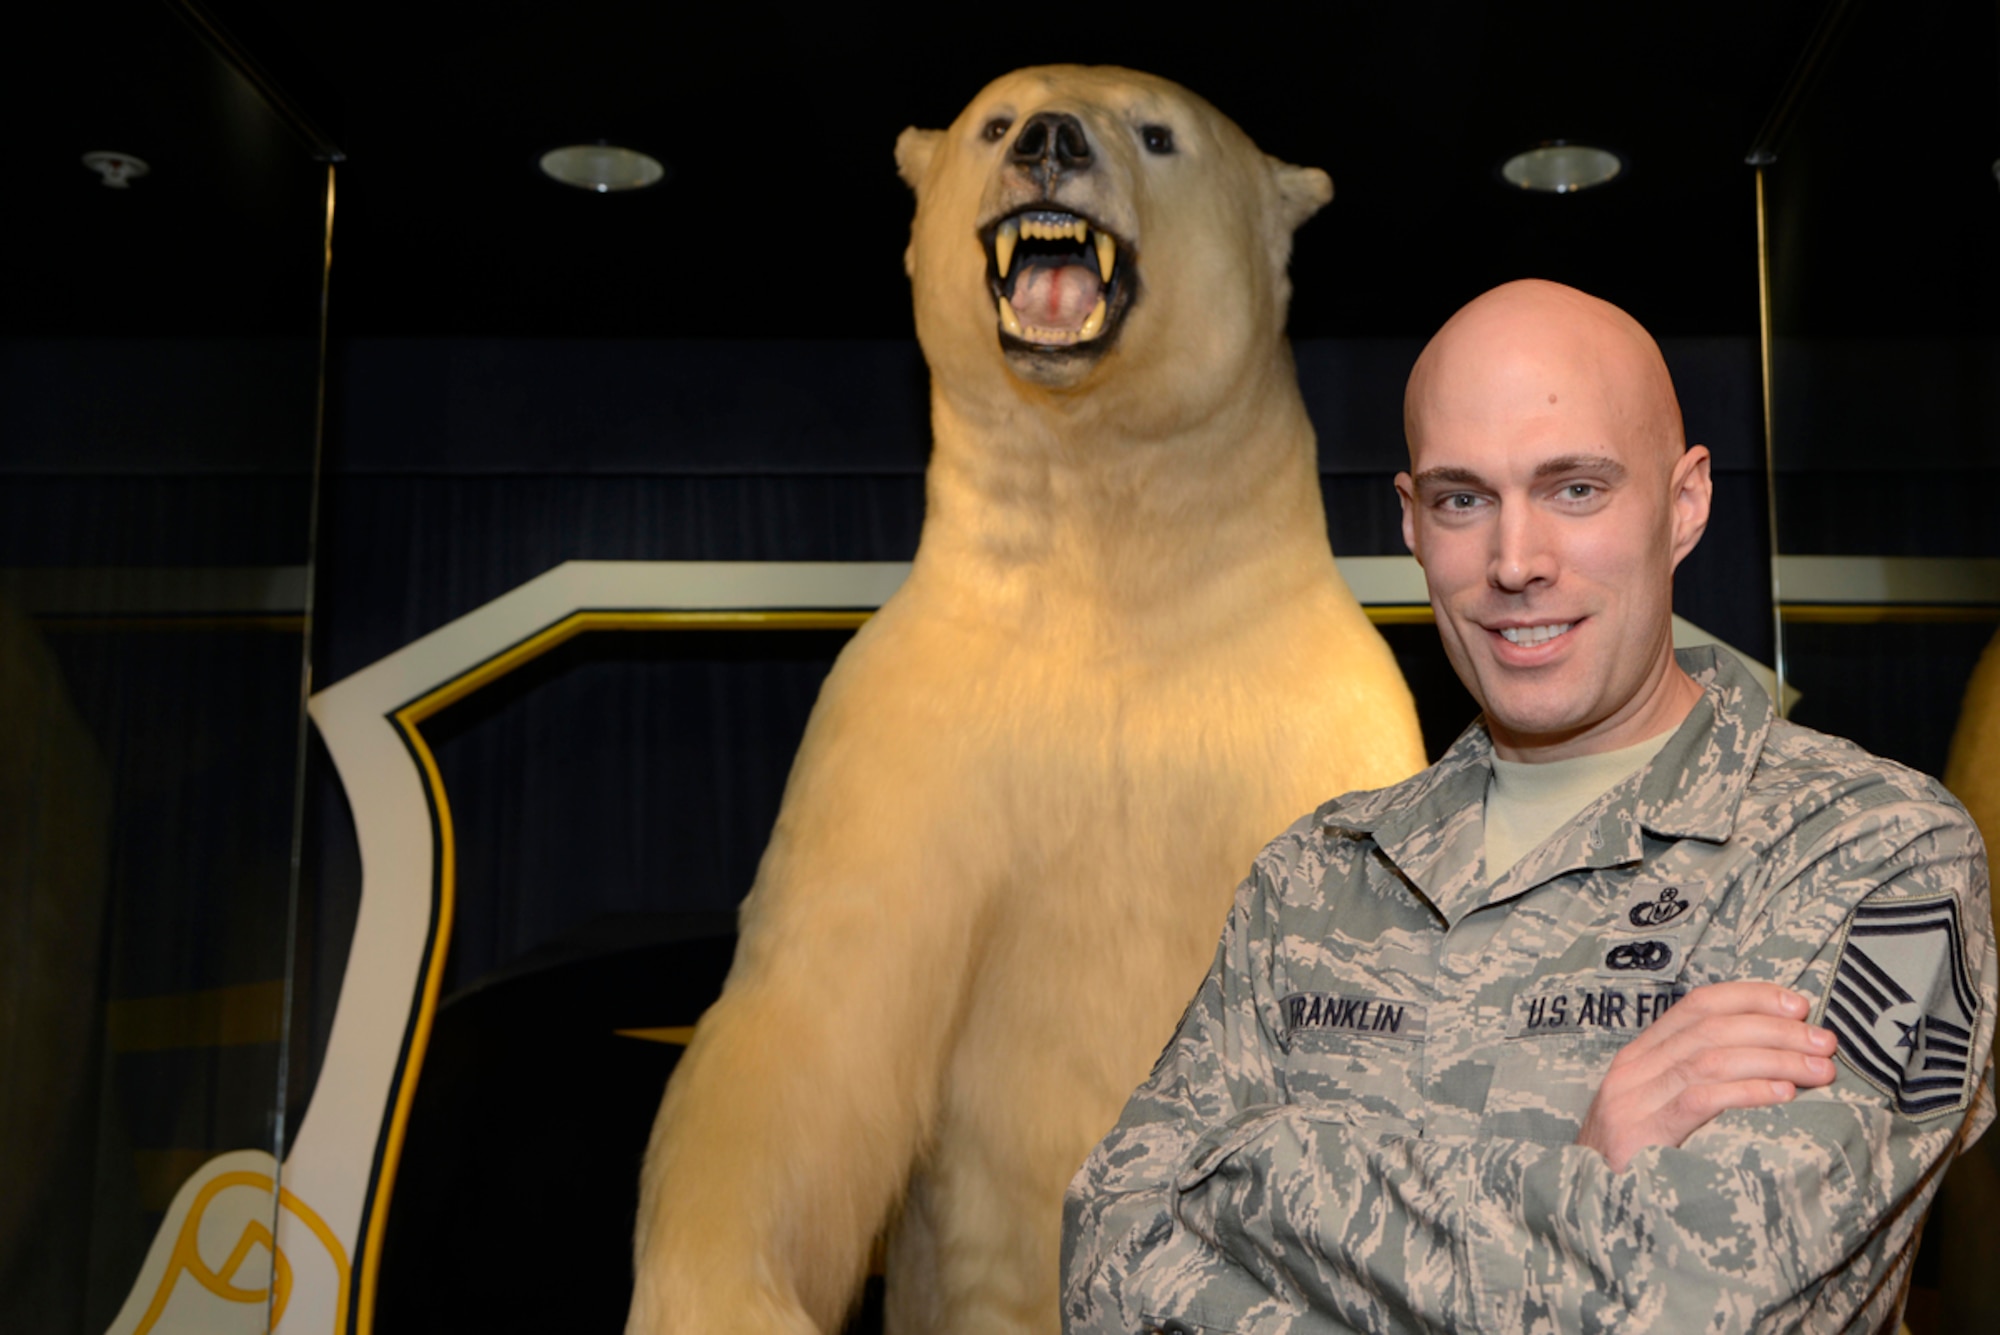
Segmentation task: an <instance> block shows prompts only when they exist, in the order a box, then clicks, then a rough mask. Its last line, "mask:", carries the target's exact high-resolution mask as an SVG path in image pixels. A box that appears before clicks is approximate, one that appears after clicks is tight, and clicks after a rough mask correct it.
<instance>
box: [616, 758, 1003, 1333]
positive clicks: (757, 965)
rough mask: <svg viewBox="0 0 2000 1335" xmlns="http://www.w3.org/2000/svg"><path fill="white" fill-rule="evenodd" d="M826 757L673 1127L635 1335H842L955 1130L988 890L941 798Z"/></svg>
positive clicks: (750, 918)
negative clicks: (928, 1154)
mask: <svg viewBox="0 0 2000 1335" xmlns="http://www.w3.org/2000/svg"><path fill="white" fill-rule="evenodd" d="M814 749H817V748H813V747H812V746H811V739H810V738H809V741H808V747H807V748H805V749H802V752H801V757H802V759H801V766H800V770H801V772H795V774H794V776H793V781H792V784H791V791H790V792H788V794H787V798H786V805H785V810H784V811H783V812H782V813H781V814H780V817H779V821H778V828H777V830H776V831H775V832H774V834H773V836H772V842H771V846H770V848H769V849H768V850H767V851H766V853H765V856H764V861H763V864H762V865H761V866H760V868H759V871H758V877H757V884H756V886H755V888H754V889H753V890H752V892H751V895H750V897H749V899H747V900H746V901H745V903H744V911H743V932H742V937H741V939H740V941H739V943H738V945H737V952H736V959H735V962H734V963H733V964H732V966H731V968H730V974H729V980H728V982H727V984H726V985H725V986H724V989H723V993H722V996H721V998H720V999H719V1000H718V1001H717V1002H716V1003H715V1005H714V1006H712V1007H711V1008H710V1009H709V1011H708V1012H707V1014H705V1015H703V1016H702V1019H701V1022H700V1024H699V1025H698V1026H697V1028H696V1031H695V1035H694V1038H693V1041H692V1042H691V1043H690V1044H689V1045H688V1049H687V1052H686V1053H685V1054H684V1055H683V1057H682V1058H681V1061H680V1064H679V1067H678V1068H677V1069H676V1071H675V1072H674V1075H673V1078H672V1080H671V1081H670V1082H669V1083H668V1087H667V1093H666V1097H665V1099H664V1100H663V1102H662V1104H661V1107H660V1113H659V1117H658V1119H657V1120H656V1122H655V1123H654V1126H653V1134H652V1140H651V1144H650V1145H649V1147H648V1149H647V1152H646V1163H645V1169H644V1173H643V1176H642V1179H641V1191H640V1202H639V1216H638V1230H637V1236H636V1239H635V1243H634V1265H635V1274H634V1292H633V1301H632V1310H631V1316H630V1319H629V1323H628V1325H627V1331H628V1335H668V1333H669V1332H673V1333H674V1335H694V1333H695V1332H700V1333H702V1335H708V1333H710V1332H716V1331H725V1330H726V1331H732V1332H746V1333H747V1332H787V1333H788V1335H789V1333H792V1332H797V1333H798V1335H804V1333H805V1332H810V1331H827V1330H836V1329H838V1327H839V1323H840V1321H841V1319H842V1318H843V1316H844V1315H845V1313H846V1312H847V1310H848V1308H849V1306H850V1304H851V1303H852V1300H853V1297H854V1295H855V1293H856V1291H857V1289H858V1287H859V1282H860V1279H861V1277H862V1271H863V1268H864V1266H865V1264H866V1261H867V1258H868V1253H869V1248H870V1246H871V1244H872V1242H873V1240H874V1238H875V1236H876V1234H877V1233H878V1232H879V1231H880V1229H881V1227H882V1225H883V1224H884V1222H885V1221H886V1220H887V1219H888V1217H889V1214H890V1211H891V1210H892V1209H893V1208H894V1206H895V1203H896V1201H897V1199H898V1197H899V1195H900V1194H901V1192H902V1190H903V1187H904V1184H905V1182H906V1181H907V1180H908V1176H909V1172H910V1167H911V1165H912V1163H913V1162H914V1161H915V1160H916V1158H917V1156H918V1153H919V1151H920V1149H921V1147H922V1146H923V1144H924V1143H925V1140H926V1138H927V1137H928V1135H929V1134H930V1131H931V1128H932V1126H933V1124H934V1121H935V1115H936V1107H937V1102H938V1089H939V1077H940V1072H941V1070H942V1067H943V1064H944V1060H945V1052H946V1048H947V1045H948V1041H949V1036H950V1034H951V1032H952V1029H953V1027H954V1024H955V1023H956V1019H957V1016H958V1013H959V1010H960V1006H961V1000H960V998H961V994H962V992H963V990H964V981H963V980H964V976H965V972H966V968H967V959H968V955H969V942H970V939H971V923H972V921H973V919H974V918H975V917H976V916H977V911H978V909H977V903H976V900H977V899H978V897H979V893H980V892H979V889H978V887H979V885H980V880H981V878H980V877H978V876H977V874H976V873H975V872H974V871H973V870H972V868H971V867H969V866H968V865H967V860H966V858H965V856H964V853H965V851H966V850H965V849H964V848H963V847H962V845H955V844H952V843H950V837H949V829H950V827H949V825H948V824H947V823H945V822H940V821H939V820H938V819H937V812H938V811H939V810H940V806H941V803H940V798H939V795H938V790H937V788H936V787H935V786H931V787H930V788H929V792H928V795H927V798H926V800H923V801H915V800H911V801H897V800H894V792H895V790H897V789H902V788H904V786H905V785H903V784H894V785H890V789H889V791H888V792H885V791H884V789H883V786H882V785H881V784H879V783H877V784H870V783H867V782H863V781H861V780H859V779H858V778H857V777H856V773H855V770H854V769H853V768H851V767H848V766H832V767H830V768H832V769H833V770H835V771H844V773H841V775H840V777H841V778H842V779H844V780H845V781H844V782H841V783H838V784H832V783H829V782H827V781H826V780H827V779H828V777H829V776H828V773H827V771H828V769H829V767H828V766H821V765H812V764H810V763H809V760H808V757H807V751H810V750H814ZM820 754H822V755H824V754H825V752H824V750H821V751H820ZM829 759H831V758H830V757H829ZM850 759H852V757H850ZM864 772H865V770H864ZM871 790H872V791H871ZM857 791H862V792H870V795H871V797H872V798H873V799H874V800H869V801H866V802H860V801H856V800H854V799H853V798H852V797H851V796H848V795H851V794H854V793H856V792H857ZM836 793H838V794H839V795H840V796H839V797H837V798H836V797H835V794H836ZM821 798H825V799H833V800H816V799H821ZM945 806H946V808H947V809H948V808H949V804H948V803H946V804H945ZM862 808H865V809H862ZM904 813H909V814H904ZM917 813H928V816H927V818H922V819H920V818H919V816H918V814H917Z"/></svg>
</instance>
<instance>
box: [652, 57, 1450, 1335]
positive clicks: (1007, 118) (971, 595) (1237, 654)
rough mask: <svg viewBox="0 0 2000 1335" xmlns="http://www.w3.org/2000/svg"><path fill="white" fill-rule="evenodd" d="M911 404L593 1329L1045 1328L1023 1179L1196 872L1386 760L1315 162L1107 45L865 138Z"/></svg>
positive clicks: (1035, 1209)
mask: <svg viewBox="0 0 2000 1335" xmlns="http://www.w3.org/2000/svg"><path fill="white" fill-rule="evenodd" d="M896 160H897V163H898V165H899V167H900V168H901V171H902V175H903V178H904V179H905V180H906V181H908V182H909V183H910V185H911V186H912V187H913V188H914V189H915V190H916V195H917V214H916V221H915V224H914V225H913V227H912V228H911V238H910V246H909V250H908V252H907V253H906V255H905V267H906V268H907V269H908V270H909V274H910V278H911V282H912V285H913V286H914V289H915V298H916V322H917V336H918V338H919V340H920V341H921V343H922V344H923V349H924V355H925V357H926V358H927V359H928V360H929V362H930V368H931V422H932V429H933V434H934V440H935V447H934V451H933V455H932V460H931V465H930V473H929V480H928V504H927V507H926V514H925V519H924V527H923V535H922V540H921V543H920V545H919V547H918V550H917V556H916V562H915V566H914V568H913V569H912V570H911V572H910V577H909V581H908V583H906V584H905V585H904V586H903V587H902V589H901V590H900V591H899V592H898V593H897V594H896V595H895V597H894V598H892V599H891V600H890V601H889V602H888V603H887V604H886V605H885V606H884V607H883V608H882V610H881V612H880V613H879V614H878V615H877V616H875V617H874V618H873V619H872V620H870V621H869V622H868V624H867V625H866V626H865V627H863V629H862V630H861V632H860V633H859V634H858V635H856V636H855V637H854V639H853V641H852V642H851V643H850V644H849V646H848V647H847V650H846V652H845V653H843V654H842V655H841V657H840V661H839V662H838V663H837V664H836V665H835V667H834V669H833V672H832V674H831V675H830V676H829V677H828V678H827V681H826V685H825V686H824V688H823V689H822V690H821V692H820V697H819V703H818V706H817V707H816V709H815V710H814V712H813V715H812V719H811V722H810V723H809V724H808V725H807V728H806V732H805V739H804V741H803V743H802V744H801V745H800V748H799V754H798V758H797V760H796V761H795V762H794V764H793V768H792V774H791V779H790V782H789V783H788V785H787V787H786V789H785V797H784V805H783V808H782V810H781V811H780V812H779V814H778V821H777V827H776V829H775V830H774V831H773V832H772V836H771V843H770V847H769V849H768V850H767V851H766V852H765V854H764V859H763V862H762V864H761V866H760V867H759V869H758V873H757V881H756V885H755V886H754V888H753V889H752V890H751V893H750V896H749V898H748V900H746V901H745V903H744V905H743V912H742V924H741V926H742V935H741V939H740V943H739V945H738V946H737V950H736V961H735V964H734V966H733V967H732V969H731V971H730V974H729V980H728V984H727V986H726V987H725V988H724V990H723V993H722V996H721V998H720V1000H718V1001H717V1002H716V1003H715V1005H714V1006H713V1007H712V1008H711V1009H710V1010H709V1011H708V1013H707V1014H706V1015H704V1016H703V1017H702V1019H701V1023H700V1025H699V1027H698V1028H697V1030H696V1032H695V1036H694V1040H693V1042H692V1043H691V1044H690V1045H689V1047H688V1049H687V1052H686V1054H685V1055H684V1056H683V1057H682V1058H681V1062H680V1065H679V1068H678V1070H677V1071H676V1072H675V1074H674V1077H673V1079H672V1081H671V1082H670V1083H669V1085H668V1089H667V1093H666V1098H665V1100H664V1102H663V1103H662V1105H661V1108H660V1115H659V1120H658V1121H657V1123H656V1124H655V1126H654V1130H653V1137H652V1144H651V1146H650V1148H649V1149H648V1151H647V1155H646V1165H645V1172H644V1178H643V1183H642V1191H641V1196H642V1199H641V1201H640V1206H639V1218H638V1237H637V1243H636V1289H635V1294H634V1298H633V1306H632V1315H631V1321H630V1325H629V1327H628V1329H629V1330H630V1331H632V1332H634V1333H635V1335H655V1333H657V1332H667V1331H672V1332H680V1333H682V1335H690V1333H692V1332H701V1333H702V1335H713V1333H714V1332H720V1331H760V1332H761V1331H789V1332H805V1331H812V1330H827V1329H833V1328H837V1327H838V1324H839V1322H840V1320H841V1317H842V1314H843V1313H844V1311H845V1310H846V1309H847V1307H848V1305H849V1304H850V1302H851V1301H852V1299H853V1297H854V1295H855V1293H856V1291H857V1287H858V1285H859V1282H860V1280H861V1277H862V1273H863V1270H864V1268H865V1266H866V1264H867V1260H868V1256H869V1249H870V1244H871V1243H872V1242H873V1241H874V1239H875V1237H876V1236H877V1234H878V1233H879V1232H881V1231H882V1230H883V1229H884V1227H885V1226H886V1227H887V1228H888V1230H889V1239H888V1260H887V1265H888V1300H887V1301H888V1323H889V1328H890V1330H891V1331H894V1332H898V1333H899V1335H914V1333H915V1332H951V1335H984V1333H985V1332H1001V1331H1040V1332H1053V1331H1055V1330H1056V1329H1057V1325H1058V1316H1057V1303H1056V1288H1057V1243H1058V1233H1059V1231H1060V1227H1061V1216H1062V1210H1061V1205H1062V1193H1063V1187H1064V1185H1065V1184H1066V1183H1067V1182H1068V1180H1069V1178H1070V1175H1071V1174H1072V1173H1073V1172H1074V1171H1075V1169H1076V1167H1077V1165H1078V1164H1079V1163H1081V1162H1082V1160H1083V1157H1084V1155H1085V1154H1086V1153H1087V1152H1088V1151H1089V1149H1090V1147H1091V1146H1092V1145H1093V1144H1094V1143H1095V1142H1096V1141H1097V1140H1098V1138H1099V1137H1101V1136H1102V1135H1103V1134H1104V1132H1105V1131H1106V1130H1108V1129H1109V1128H1110V1126H1111V1124H1112V1123H1113V1122H1114V1121H1116V1120H1117V1115H1118V1112H1119V1109H1120V1108H1121V1107H1123V1105H1124V1102H1125V1100H1126V1098H1127V1097H1128V1096H1129V1095H1130V1093H1131V1091H1132V1089H1133V1088H1134V1086H1136V1085H1137V1084H1138V1082H1139V1081H1140V1080H1141V1079H1143V1078H1144V1077H1145V1074H1146V1070H1147V1066H1148V1064H1149V1063H1150V1062H1151V1061H1152V1059H1153V1057H1154V1055H1155V1054H1156V1053H1157V1052H1158V1051H1159V1048H1160V1045H1161V1044H1162V1043H1163V1042H1164V1041H1165V1040H1166V1039H1167V1037H1168V1035H1169V1034H1170V1033H1171V1032H1172V1030H1173V1026H1174V1018H1175V1016H1176V1015H1178V1014H1179V1013H1180V1012H1181V1009H1182V1007H1183V1005H1184V1004H1185V1003H1186V1001H1187V999H1188V997H1189V996H1191V995H1192V994H1193V992H1194V989H1195V987H1196V985H1197V984H1198V983H1199V982H1200V980H1201V977H1202V975H1203V972H1204V970H1205V969H1206V967H1207V964H1208V962H1209V959H1210V957H1211V955H1212V954H1213V953H1214V949H1215V940H1216V936H1217V933H1218V932H1219V931H1220V929H1221V925H1222V920H1223V917H1224V916H1225V914H1226V913H1227V911H1228V906H1229V901H1230V894H1231V891H1232V888H1233V887H1234V886H1235V884H1236V883H1237V881H1238V880H1239V879H1240V878H1241V877H1242V875H1243V873H1244V872H1245V871H1246V870H1247V868H1248V866H1249V863H1250V860H1251V858H1252V857H1253V856H1254V855H1255V854H1256V852H1257V850H1258V848H1260V847H1261V846H1262V845H1263V844H1264V842H1265V841H1266V840H1268V839H1269V838H1271V837H1272V836H1273V835H1275V834H1276V833H1277V832H1278V831H1279V830H1281V829H1283V828H1284V826H1285V825H1286V824H1287V823H1289V822H1290V821H1292V820H1294V819H1296V818H1297V816H1298V815H1299V814H1300V813H1301V812H1303V811H1307V810H1309V809H1311V807H1312V806H1313V805H1314V804H1315V803H1317V802H1320V801H1323V800H1325V798H1327V797H1328V796H1330V795H1332V794H1334V793H1338V792H1340V791H1342V790H1344V789H1348V788H1356V787H1372V786H1375V785H1379V784H1386V783H1389V782H1392V781H1394V780H1397V779H1401V778H1403V777H1405V776H1407V775H1409V774H1410V773H1412V772H1414V771H1415V770H1416V769H1418V768H1419V767H1420V766H1421V765H1422V764H1423V761H1424V755H1423V748H1422V744H1421V740H1420V738H1419V734H1418V731H1417V720H1416V714H1415V711H1414V710H1413V709H1412V707H1411V703H1410V696H1409V692H1408V690H1407V688H1406V687H1405V686H1404V684H1403V680H1402V677H1401V675H1400V674H1399V673H1398V672H1397V669H1396V665H1395V662H1394V660H1393V658H1392V657H1391V656H1390V654H1389V651H1388V648H1387V646H1386V645H1385V644H1384V643H1383V642H1382V639H1381V637H1380V636H1379V635H1377V634H1376V633H1375V631H1374V629H1373V627H1371V626H1370V625H1369V624H1368V621H1367V619H1366V618H1365V617H1364V616H1363V614H1362V611H1361V608H1360V606H1359V605H1358V604H1357V603H1356V602H1355V599H1354V597H1353V595H1352V594H1351V593H1350V592H1349V591H1348V589H1347V587H1346V586H1345V585H1344V584H1343V583H1342V582H1341V579H1340V576H1339V574H1338V573H1337V572H1336V571H1335V569H1334V563H1333V557H1332V554H1331V552H1330V551H1329V550H1328V547H1327V535H1326V520H1325V515H1324V512H1323V510H1322V506H1321V502H1320V489H1319V478H1318V475H1317V468H1316V456H1315V451H1314V443H1313V432H1312V427H1311V425H1310V424H1309V423H1308V421H1307V419H1306V413H1305V407H1304V404H1303V402H1302V401H1301V400H1300V397H1299V390H1298V381H1297V376H1296V374H1295V372H1294V371H1293V367H1292V360H1291V354H1290V351H1289V349H1288V347H1287V345H1286V343H1285V340H1284V324H1285V306H1286V303H1287V301H1288V300H1289V298H1290V285H1289V282H1288V280H1287V278H1286V274H1285V267H1286V262H1287V260H1288V258H1289V256H1290V253H1291V238H1292V231H1293V229H1294V228H1296V227H1297V226H1298V225H1299V223H1301V222H1302V221H1304V220H1305V219H1306V218H1307V217H1309V216H1311V215H1312V213H1313V212H1315V211H1316V210H1317V209H1318V208H1319V207H1320V206H1321V205H1323V204H1325V203H1326V202H1327V200H1328V199H1329V198H1330V197H1331V195H1332V185H1331V183H1330V182H1329V181H1328V179H1327V177H1326V175H1325V173H1323V172H1319V171H1315V170H1307V169H1302V168H1298V167H1291V166H1287V165H1285V164H1283V163H1280V162H1277V161H1275V160H1274V159H1272V158H1269V157H1266V156H1265V155H1264V154H1263V153H1261V152H1259V151H1258V149H1257V147H1256V145H1254V144H1252V143H1251V142H1250V140H1249V139H1248V138H1247V137H1246V136H1245V135H1244V134H1243V132H1242V131H1241V130H1239V129H1238V128H1237V127H1236V126H1235V125H1234V124H1232V123H1231V122H1230V121H1228V120H1227V119H1225V118H1224V117H1223V116H1222V115H1221V114H1220V113H1218V112H1217V111H1216V110H1215V109H1214V108H1212V107H1210V106H1209V105H1208V104H1207V103H1206V102H1203V101H1202V100H1201V99H1200V98H1197V97H1195V96H1193V95H1191V94H1189V93H1188V92H1186V91H1185V90H1184V89H1181V88H1179V87H1177V86H1176V85H1174V84H1171V83H1168V82H1166V81H1165V80H1162V79H1157V78H1153V77H1150V76H1148V75H1144V74H1135V73H1132V72H1129V71H1126V70H1118V69H1108V68H1081V67H1052V68H1044V69H1030V70H1023V71H1020V72H1018V73H1014V74H1010V75H1007V76H1005V77H1003V78H1001V79H999V80H998V81H996V82H995V83H993V84H992V85H990V86H989V87H988V88H987V89H986V90H985V91H984V92H982V93H980V94H979V96H978V97H977V98H976V99H975V100H974V101H973V103H972V105H971V106H970V107H968V108H967V109H966V110H965V112H964V113H963V114H961V115H960V116H959V118H958V119H957V121H956V122H954V123H953V124H952V126H951V127H950V128H949V129H946V130H943V131H936V130H906V131H905V132H904V133H903V135H902V137H901V138H900V139H899V140H898V141H897V144H896Z"/></svg>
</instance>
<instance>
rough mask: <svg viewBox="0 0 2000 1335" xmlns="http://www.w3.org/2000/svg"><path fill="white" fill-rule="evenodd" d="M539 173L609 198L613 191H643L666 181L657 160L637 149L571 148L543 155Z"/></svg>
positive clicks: (591, 146)
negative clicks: (541, 172)
mask: <svg viewBox="0 0 2000 1335" xmlns="http://www.w3.org/2000/svg"><path fill="white" fill-rule="evenodd" d="M542 170H543V171H544V172H547V173H548V174H549V175H550V176H553V177H554V178H555V179H556V180H558V181H561V182H562V183H563V184H564V185H573V186H575V187H576V188H577V189H579V190H594V191H596V192H597V193H598V194H600V195H608V194H610V193H611V192H612V191H613V190H644V189H645V188H646V187H647V186H649V185H658V184H659V183H660V182H661V181H664V180H665V179H666V177H667V169H666V167H665V166H664V165H663V164H662V163H661V162H660V160H659V159H658V158H654V157H648V156H647V155H646V154H644V153H641V152H640V151H639V150H638V149H636V148H619V147H617V146H616V145H615V144H571V145H569V146H568V147H567V148H552V149H550V150H549V151H548V152H546V153H544V154H542Z"/></svg>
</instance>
